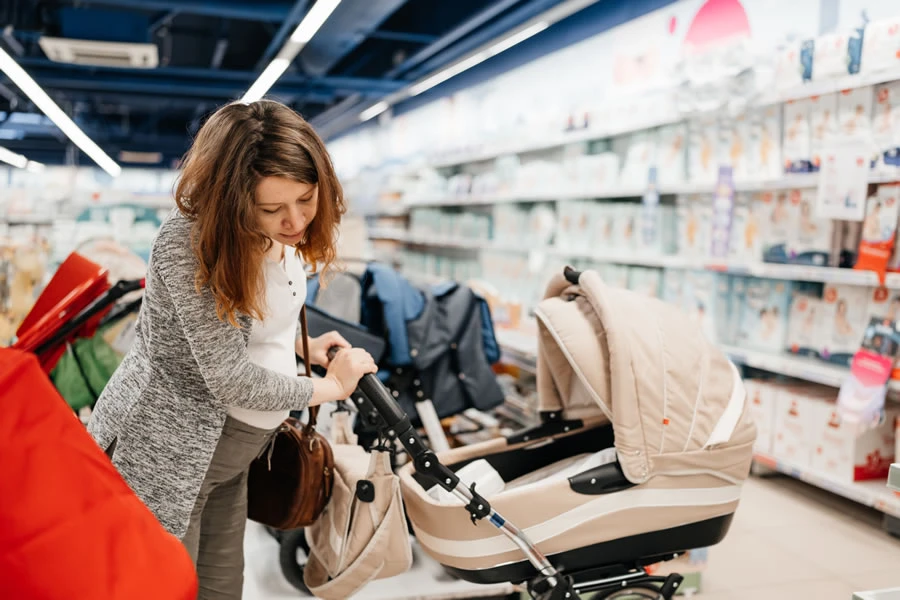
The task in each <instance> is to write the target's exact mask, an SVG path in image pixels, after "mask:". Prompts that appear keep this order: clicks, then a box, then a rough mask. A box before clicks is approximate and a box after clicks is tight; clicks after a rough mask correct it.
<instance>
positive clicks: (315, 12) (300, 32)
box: [241, 0, 341, 104]
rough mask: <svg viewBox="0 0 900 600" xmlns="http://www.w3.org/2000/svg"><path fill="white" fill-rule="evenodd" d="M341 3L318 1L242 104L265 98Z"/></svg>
mask: <svg viewBox="0 0 900 600" xmlns="http://www.w3.org/2000/svg"><path fill="white" fill-rule="evenodd" d="M340 3H341V0H317V2H316V3H315V4H313V7H312V8H311V9H309V11H308V12H307V13H306V16H304V17H303V20H302V21H300V24H299V25H297V28H296V29H295V30H294V33H292V34H291V37H290V39H289V40H288V41H287V43H286V44H285V45H284V46H283V47H282V48H281V51H280V52H279V53H278V56H277V57H276V58H274V59H273V60H272V62H270V63H269V66H268V67H266V69H265V70H264V71H263V72H262V73H260V75H259V77H257V78H256V81H254V82H253V85H251V86H250V89H249V90H247V92H246V93H245V94H244V97H243V98H241V102H243V103H245V104H249V103H250V102H256V101H257V100H259V99H260V98H262V97H263V96H265V95H266V92H268V91H269V90H270V89H271V88H272V86H273V85H275V82H276V81H278V78H279V77H281V76H282V75H284V72H285V71H287V68H288V67H289V66H290V65H291V62H292V61H293V60H294V58H296V56H297V55H298V54H299V53H300V50H302V49H303V46H305V45H306V44H307V43H308V42H309V40H311V39H312V38H313V36H314V35H316V32H317V31H318V30H319V28H320V27H322V25H323V24H324V23H325V21H327V20H328V17H330V16H331V13H333V12H334V9H336V8H337V6H338V4H340Z"/></svg>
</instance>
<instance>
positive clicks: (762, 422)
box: [744, 379, 778, 456]
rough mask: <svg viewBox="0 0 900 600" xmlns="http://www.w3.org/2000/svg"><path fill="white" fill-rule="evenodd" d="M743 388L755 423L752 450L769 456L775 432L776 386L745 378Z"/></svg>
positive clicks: (760, 380)
mask: <svg viewBox="0 0 900 600" xmlns="http://www.w3.org/2000/svg"><path fill="white" fill-rule="evenodd" d="M744 389H745V390H746V392H747V401H748V402H749V405H750V414H751V415H752V416H753V423H754V424H755V425H756V441H755V442H754V443H753V451H754V452H760V453H762V454H765V455H769V456H770V455H771V454H772V445H773V440H774V432H775V403H776V399H777V396H778V386H777V385H776V384H774V383H772V382H768V381H764V380H762V379H745V380H744Z"/></svg>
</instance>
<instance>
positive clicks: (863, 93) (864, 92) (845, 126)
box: [838, 87, 875, 139]
mask: <svg viewBox="0 0 900 600" xmlns="http://www.w3.org/2000/svg"><path fill="white" fill-rule="evenodd" d="M874 100H875V96H874V90H873V88H871V87H863V88H854V89H850V90H844V91H842V92H841V93H840V94H839V95H838V125H839V127H840V135H841V136H842V137H843V138H845V139H846V138H855V139H868V136H869V135H871V132H872V105H873V104H874Z"/></svg>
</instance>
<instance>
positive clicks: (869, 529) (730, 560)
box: [244, 476, 900, 600]
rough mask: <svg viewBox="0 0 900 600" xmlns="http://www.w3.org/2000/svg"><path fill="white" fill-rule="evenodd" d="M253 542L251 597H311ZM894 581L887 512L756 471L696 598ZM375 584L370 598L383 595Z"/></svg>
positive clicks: (826, 593) (895, 558)
mask: <svg viewBox="0 0 900 600" xmlns="http://www.w3.org/2000/svg"><path fill="white" fill-rule="evenodd" d="M246 547H247V568H246V583H245V596H244V597H245V600H282V599H285V600H286V599H288V598H293V599H296V598H301V597H303V596H302V595H300V594H299V593H298V592H296V591H294V590H293V588H291V587H290V585H289V584H288V583H287V581H286V580H285V579H284V577H283V576H282V575H281V572H280V570H279V567H278V555H277V545H276V543H275V541H274V540H273V539H272V538H271V537H270V536H269V535H268V534H267V533H266V532H265V531H263V530H262V528H259V527H258V526H255V525H254V524H252V523H251V524H250V527H249V528H248V532H247V540H246ZM430 566H431V565H426V570H427V571H429V572H431V573H433V574H439V571H440V569H439V567H437V565H433V566H434V567H435V568H434V569H431V568H429V567H430ZM374 585H377V586H378V588H380V590H382V589H383V590H384V591H385V592H387V595H385V596H383V597H384V598H393V599H395V600H401V599H407V598H425V597H430V596H426V595H425V589H424V586H423V589H421V590H413V589H410V587H408V586H407V585H403V586H402V587H399V586H391V585H389V581H387V580H385V581H381V582H378V583H377V584H373V586H374ZM398 587H399V589H397V588H398ZM886 587H900V540H898V539H894V538H891V537H889V536H888V535H887V534H886V533H884V532H883V531H882V529H881V515H880V513H877V512H875V511H871V510H868V509H866V508H864V507H861V506H860V505H858V504H855V503H853V502H850V501H845V500H843V499H842V498H839V497H837V496H834V495H832V494H829V493H827V492H824V491H822V490H819V489H817V488H814V487H811V486H808V485H806V484H804V483H801V482H798V481H795V480H793V479H790V478H788V477H784V476H772V477H751V478H750V479H749V480H748V481H747V483H746V485H745V489H744V494H743V497H742V502H741V507H740V508H739V510H738V513H737V516H736V517H735V522H734V524H733V526H732V529H731V532H730V533H729V535H728V537H727V538H726V539H725V541H723V542H722V543H721V544H719V545H718V546H715V547H714V548H712V549H710V552H709V564H708V565H707V567H706V571H705V572H704V574H703V588H704V589H703V593H701V594H699V595H695V596H694V598H695V599H696V600H798V599H802V600H813V599H814V600H850V599H851V598H852V595H853V592H855V591H862V590H870V589H881V588H886ZM392 588H393V589H392ZM380 590H379V591H380ZM375 591H376V590H367V592H368V593H367V594H365V595H366V597H367V598H368V597H369V596H370V594H371V595H372V597H373V598H374V597H376V596H380V594H377V593H374V594H373V592H375ZM404 591H405V592H408V593H409V595H403V592H404ZM435 591H436V590H435ZM445 597H448V596H445ZM449 597H452V596H449ZM457 597H458V596H457Z"/></svg>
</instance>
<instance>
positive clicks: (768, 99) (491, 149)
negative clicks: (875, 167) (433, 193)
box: [428, 69, 900, 169]
mask: <svg viewBox="0 0 900 600" xmlns="http://www.w3.org/2000/svg"><path fill="white" fill-rule="evenodd" d="M898 79H900V69H892V70H889V71H884V72H881V73H872V74H857V75H847V76H845V77H841V78H837V79H833V80H827V81H812V82H808V83H804V84H803V85H799V86H796V87H792V88H788V89H784V90H778V89H773V90H772V91H771V92H769V93H766V94H763V95H762V96H761V97H759V98H758V99H757V100H756V101H755V102H753V103H752V104H751V105H750V106H749V108H755V107H763V106H771V105H773V104H779V103H782V102H788V101H791V100H799V99H802V98H810V97H812V96H821V95H824V94H832V93H836V92H840V91H843V90H851V89H857V88H862V87H867V86H870V85H878V84H881V83H888V82H891V81H895V80H898ZM721 113H722V111H721V109H716V110H713V111H709V112H707V113H693V114H689V115H681V114H668V115H663V116H659V117H657V118H653V119H647V120H644V121H636V122H631V123H625V124H624V125H620V126H611V127H606V128H604V129H600V128H590V129H582V130H576V131H567V132H559V133H557V134H555V135H553V134H550V135H543V136H541V137H536V138H532V139H528V140H524V141H516V142H501V143H495V144H485V145H484V146H483V147H480V148H477V149H463V150H459V151H453V152H444V153H443V154H441V155H438V156H435V157H433V158H431V159H430V160H428V165H429V166H430V167H431V168H435V169H440V168H445V167H452V166H454V165H460V164H466V163H473V162H483V161H487V160H492V159H494V158H497V157H498V156H503V155H506V154H523V153H527V152H537V151H541V150H550V149H552V148H558V147H560V146H565V145H567V144H576V143H580V142H587V141H591V140H601V139H606V138H610V137H614V136H619V135H627V134H630V133H636V132H639V131H644V130H647V129H653V128H655V127H661V126H663V125H670V124H673V123H678V122H681V121H686V120H689V119H694V118H697V117H702V116H704V114H706V115H710V116H712V115H717V114H721Z"/></svg>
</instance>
